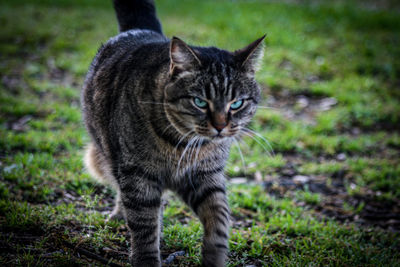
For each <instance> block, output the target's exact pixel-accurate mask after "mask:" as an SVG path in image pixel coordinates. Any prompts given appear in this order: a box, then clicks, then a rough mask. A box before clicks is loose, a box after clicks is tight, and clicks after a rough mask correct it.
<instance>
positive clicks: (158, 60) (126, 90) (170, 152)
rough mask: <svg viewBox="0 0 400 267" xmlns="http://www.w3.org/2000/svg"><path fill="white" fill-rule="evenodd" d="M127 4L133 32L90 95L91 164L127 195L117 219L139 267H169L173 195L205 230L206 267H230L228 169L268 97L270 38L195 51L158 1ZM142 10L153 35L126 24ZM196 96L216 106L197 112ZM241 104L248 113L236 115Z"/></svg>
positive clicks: (97, 63) (94, 74)
mask: <svg viewBox="0 0 400 267" xmlns="http://www.w3.org/2000/svg"><path fill="white" fill-rule="evenodd" d="M126 2H127V1H125V0H122V1H118V0H115V1H114V5H115V6H116V10H117V15H118V20H119V21H120V23H121V22H123V23H122V25H121V24H120V28H121V31H123V32H122V33H121V34H119V35H117V36H116V37H113V38H111V39H110V41H108V42H107V43H106V44H105V45H103V46H102V47H101V48H100V49H99V51H98V53H97V55H96V57H95V58H94V60H93V62H92V64H91V66H90V69H89V72H88V74H87V77H86V80H85V84H84V87H83V90H82V97H81V101H82V111H83V117H84V122H85V125H86V128H87V130H88V132H89V135H90V137H91V143H90V144H89V145H88V148H87V151H86V156H85V163H86V166H87V167H88V169H89V171H90V173H91V174H92V175H93V176H94V177H96V178H99V179H101V180H105V181H108V182H109V183H110V184H111V185H112V186H113V187H114V188H115V190H116V191H117V199H116V206H115V209H114V211H113V213H112V215H111V218H124V219H125V221H126V222H127V225H128V227H129V229H130V231H131V243H132V252H131V263H132V265H133V266H160V265H161V259H160V248H159V243H160V232H161V228H162V225H161V223H160V222H161V221H162V194H163V192H164V191H165V190H167V189H168V190H172V191H174V192H176V193H177V194H178V195H179V196H180V197H181V198H182V199H183V200H184V201H185V203H187V205H189V206H190V207H191V208H192V209H193V211H194V212H195V213H196V214H197V215H198V217H199V218H200V220H201V222H202V224H203V226H204V238H203V265H204V266H224V263H225V260H226V257H227V252H228V233H229V207H228V204H227V200H226V190H225V178H224V174H223V169H224V166H225V162H226V160H227V158H228V155H229V149H230V145H231V143H232V142H233V141H234V140H235V138H239V136H240V134H241V131H242V130H243V129H244V127H245V126H246V125H247V124H248V123H249V122H250V120H251V118H252V116H253V115H254V113H255V111H256V104H257V102H258V101H259V98H260V90H259V86H258V85H257V83H256V82H255V80H254V71H255V66H256V63H257V62H258V60H259V57H260V55H261V54H262V53H261V51H262V48H261V45H260V44H261V42H262V40H263V38H260V39H258V40H256V41H255V42H253V43H252V44H250V45H249V46H247V47H246V48H244V49H241V50H238V51H236V52H228V51H225V50H221V49H217V48H214V47H195V46H189V45H187V44H186V43H184V42H183V41H182V40H180V39H178V38H175V37H174V38H172V39H171V40H169V39H167V38H166V37H165V36H163V35H162V33H161V26H160V25H159V24H157V22H158V20H157V18H156V17H155V11H154V10H155V9H154V6H153V4H152V1H132V2H129V1H128V2H129V4H128V5H127V6H125V7H126V8H125V9H124V5H125V4H126ZM136 2H137V3H139V2H141V3H142V5H139V6H137V8H136V9H135V11H134V12H133V14H139V13H140V12H147V11H146V10H150V11H151V12H150V13H151V14H150V15H149V16H147V15H146V14H142V15H141V16H142V17H146V20H149V21H150V22H149V23H150V25H149V26H148V27H142V26H143V22H141V23H142V24H140V23H138V20H137V19H130V18H126V16H128V15H127V14H129V12H128V11H129V7H131V6H132V5H134V3H136ZM149 5H150V6H149ZM140 6H145V7H146V8H145V9H143V10H141V9H140ZM121 9H122V10H124V12H123V13H121V12H119V11H118V10H121ZM118 12H119V13H118ZM138 12H139V13H138ZM152 20H153V21H152ZM154 25H155V26H154ZM157 25H158V26H157ZM154 27H156V28H155V29H156V30H152V29H153V28H154ZM129 29H132V30H129ZM196 97H197V98H201V99H203V100H204V101H206V102H207V106H206V108H199V107H198V106H196V104H195V101H194V99H195V98H196ZM239 100H243V104H242V106H241V107H240V108H238V109H232V108H231V104H232V103H235V101H239Z"/></svg>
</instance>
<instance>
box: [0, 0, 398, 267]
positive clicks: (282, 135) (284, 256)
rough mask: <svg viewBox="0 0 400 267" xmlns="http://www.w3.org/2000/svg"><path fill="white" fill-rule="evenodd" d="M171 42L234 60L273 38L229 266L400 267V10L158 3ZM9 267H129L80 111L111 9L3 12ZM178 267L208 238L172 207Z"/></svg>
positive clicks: (169, 247) (236, 169)
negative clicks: (87, 150)
mask: <svg viewBox="0 0 400 267" xmlns="http://www.w3.org/2000/svg"><path fill="white" fill-rule="evenodd" d="M156 3H157V10H158V14H159V17H160V19H161V21H162V23H163V27H164V32H165V34H166V35H167V36H168V37H172V36H178V37H180V38H182V39H183V40H185V41H187V42H188V43H189V44H196V45H205V46H218V47H222V48H225V49H227V50H231V51H233V50H235V49H238V48H241V47H243V46H245V45H246V44H248V43H250V42H251V41H253V40H255V39H256V38H258V37H260V36H262V35H263V34H265V33H266V34H267V38H266V41H265V57H264V59H263V64H262V68H261V70H260V71H259V72H258V74H257V80H258V81H259V82H260V83H261V85H262V88H263V101H262V103H260V107H259V109H258V112H257V114H256V116H255V118H254V120H253V122H252V124H251V126H250V128H251V129H252V130H254V131H255V132H257V133H255V134H254V135H253V136H252V137H246V138H244V139H243V141H242V142H241V143H240V144H239V143H238V144H237V145H236V146H234V147H232V151H231V157H230V160H229V163H228V166H227V168H226V173H227V176H228V180H229V202H230V206H231V209H232V227H231V236H230V241H229V247H230V254H229V262H228V266H257V267H258V266H400V16H399V13H400V5H399V4H396V1H388V0H387V1H379V2H375V1H344V0H343V1H313V0H310V1H289V0H288V1H282V2H281V1H261V0H257V1H244V0H237V1H228V0H226V1H225V0H224V1H223V0H218V1H208V0H206V1H195V0H186V1H178V0H165V1H161V0H158V1H156ZM0 22H1V25H2V26H1V30H0V78H1V80H0V263H1V264H3V265H4V266H74V265H75V266H88V265H90V266H129V263H128V253H129V243H128V240H129V236H128V235H129V233H128V232H127V228H126V226H125V225H124V223H123V222H121V221H120V222H118V221H109V222H107V221H106V219H107V214H109V212H110V211H111V210H112V205H113V196H114V192H113V191H112V190H111V189H110V188H108V187H106V186H104V185H101V184H99V183H97V182H96V181H95V180H93V179H92V178H91V177H90V176H89V174H88V173H87V172H86V171H85V169H84V167H83V163H82V154H83V149H84V146H85V144H86V143H87V142H88V136H87V134H86V131H85V129H84V127H83V123H82V121H81V112H80V103H79V95H80V88H81V87H82V84H83V80H84V77H85V74H86V71H87V69H88V66H89V64H90V62H91V59H92V58H93V56H94V55H95V53H96V51H97V49H98V48H99V47H100V44H101V43H104V42H106V41H107V39H108V38H109V37H111V36H114V35H116V34H117V32H118V28H117V22H116V19H115V16H114V13H113V9H112V6H111V1H98V0H96V1H95V0H85V1H80V0H70V1H67V0H58V1H51V0H36V1H28V0H13V1H11V0H10V1H6V0H3V1H1V2H0ZM167 202H168V203H167V205H166V207H165V212H164V235H163V240H162V244H161V246H162V256H163V260H164V265H165V266H197V265H199V264H200V260H201V259H200V251H201V236H202V228H201V224H200V222H199V221H198V219H197V218H196V217H195V216H194V214H193V213H192V211H191V210H190V209H189V208H187V207H186V206H184V205H183V204H182V203H181V202H180V200H179V199H178V198H177V197H176V196H174V195H172V194H168V195H167Z"/></svg>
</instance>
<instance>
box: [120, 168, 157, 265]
mask: <svg viewBox="0 0 400 267" xmlns="http://www.w3.org/2000/svg"><path fill="white" fill-rule="evenodd" d="M120 188H121V200H122V204H123V207H124V215H125V221H126V223H127V225H128V228H129V230H130V233H131V248H132V250H131V259H130V260H131V264H132V266H134V267H154V266H157V267H159V266H161V259H160V233H159V232H160V214H161V212H160V210H161V191H162V189H161V187H160V186H159V185H158V184H156V183H154V181H149V180H147V179H146V178H145V177H140V176H136V175H129V176H126V177H124V178H123V180H122V179H121V183H120Z"/></svg>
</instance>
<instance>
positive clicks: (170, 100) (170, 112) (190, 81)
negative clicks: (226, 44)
mask: <svg viewBox="0 0 400 267" xmlns="http://www.w3.org/2000/svg"><path fill="white" fill-rule="evenodd" d="M264 38H265V36H263V37H261V38H260V39H258V40H256V41H254V42H253V43H251V44H249V45H248V46H246V47H245V48H242V49H239V50H237V51H235V52H228V51H225V50H221V49H217V48H214V47H209V48H202V47H190V46H188V45H187V44H186V43H185V42H183V41H182V40H180V39H178V38H176V37H174V38H173V39H172V40H171V44H170V70H169V78H170V81H169V83H168V84H167V86H166V89H165V105H164V106H165V112H166V114H167V117H168V119H169V121H170V122H171V124H172V125H173V126H174V127H175V129H176V130H177V131H178V132H180V133H181V134H182V135H187V136H191V135H196V136H199V137H203V138H205V139H208V140H223V139H224V138H229V137H235V136H237V135H239V134H240V132H241V131H242V130H243V129H244V127H246V125H247V124H248V123H249V122H250V120H251V118H252V117H253V115H254V113H255V112H256V108H257V103H258V101H259V99H260V88H259V86H258V84H257V82H256V81H255V79H254V73H255V71H256V70H257V67H258V66H259V63H260V60H261V58H262V55H263V45H262V41H263V40H264Z"/></svg>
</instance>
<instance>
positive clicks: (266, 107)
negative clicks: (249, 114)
mask: <svg viewBox="0 0 400 267" xmlns="http://www.w3.org/2000/svg"><path fill="white" fill-rule="evenodd" d="M257 108H265V109H272V110H279V108H275V107H268V106H257Z"/></svg>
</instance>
